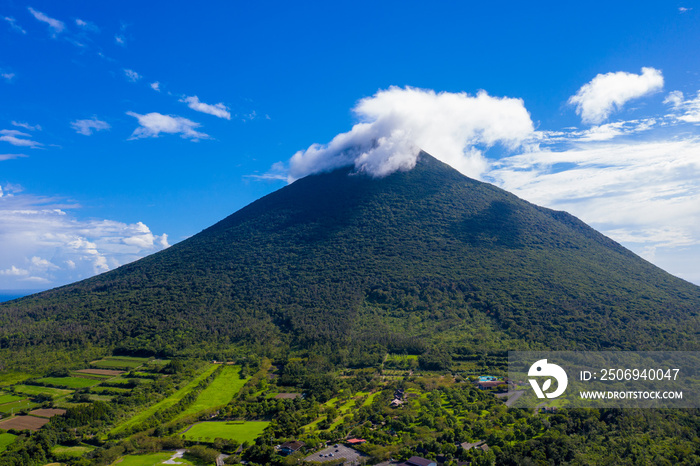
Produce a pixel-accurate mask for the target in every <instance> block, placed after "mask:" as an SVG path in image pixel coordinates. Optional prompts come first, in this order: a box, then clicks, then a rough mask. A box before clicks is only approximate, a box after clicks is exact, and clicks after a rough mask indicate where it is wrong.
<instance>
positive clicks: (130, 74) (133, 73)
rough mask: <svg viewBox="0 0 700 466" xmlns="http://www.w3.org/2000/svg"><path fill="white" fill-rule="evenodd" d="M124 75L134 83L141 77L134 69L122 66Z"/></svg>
mask: <svg viewBox="0 0 700 466" xmlns="http://www.w3.org/2000/svg"><path fill="white" fill-rule="evenodd" d="M124 75H125V76H126V79H128V80H129V81H131V82H132V83H135V82H136V81H138V80H139V79H141V75H140V74H138V73H137V72H136V71H134V70H129V69H126V68H124Z"/></svg>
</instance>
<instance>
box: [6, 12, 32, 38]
mask: <svg viewBox="0 0 700 466" xmlns="http://www.w3.org/2000/svg"><path fill="white" fill-rule="evenodd" d="M3 19H4V20H5V21H7V22H8V23H9V25H10V28H11V29H12V30H13V31H15V32H19V33H20V34H26V33H27V31H25V30H24V29H23V28H22V27H21V26H20V25H19V24H17V21H16V20H15V18H13V17H11V16H5V17H4V18H3Z"/></svg>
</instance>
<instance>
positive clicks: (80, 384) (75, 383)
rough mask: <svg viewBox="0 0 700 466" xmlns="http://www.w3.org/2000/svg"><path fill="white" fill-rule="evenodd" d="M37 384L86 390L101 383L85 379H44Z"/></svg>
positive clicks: (38, 380)
mask: <svg viewBox="0 0 700 466" xmlns="http://www.w3.org/2000/svg"><path fill="white" fill-rule="evenodd" d="M37 382H39V383H44V384H46V385H52V386H55V387H60V388H64V387H65V388H86V387H92V386H93V385H97V384H98V383H100V381H99V380H93V379H86V378H83V377H44V378H43V379H37Z"/></svg>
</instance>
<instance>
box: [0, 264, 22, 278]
mask: <svg viewBox="0 0 700 466" xmlns="http://www.w3.org/2000/svg"><path fill="white" fill-rule="evenodd" d="M0 275H10V276H15V277H18V276H23V275H29V270H24V269H18V268H17V267H16V266H14V265H13V266H11V267H10V268H9V269H5V270H0Z"/></svg>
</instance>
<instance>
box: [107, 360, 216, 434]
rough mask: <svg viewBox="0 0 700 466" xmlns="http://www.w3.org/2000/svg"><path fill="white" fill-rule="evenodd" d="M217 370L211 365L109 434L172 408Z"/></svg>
mask: <svg viewBox="0 0 700 466" xmlns="http://www.w3.org/2000/svg"><path fill="white" fill-rule="evenodd" d="M217 368H218V366H217V365H215V364H211V365H210V366H209V367H208V368H207V369H206V370H205V371H204V372H202V373H201V374H200V375H199V376H197V377H196V378H194V379H192V381H191V382H190V383H188V384H187V385H185V386H184V387H183V388H181V389H180V390H178V391H176V392H175V393H174V394H172V395H170V396H169V397H168V398H166V399H164V400H161V401H159V402H158V403H156V404H154V405H153V406H151V407H149V408H148V409H146V410H144V411H141V412H140V413H139V414H137V415H136V416H134V417H132V418H131V419H129V420H128V421H126V422H124V423H122V424H120V425H118V426H116V427H115V428H114V429H112V430H111V431H110V434H117V433H119V432H121V431H123V430H125V429H128V428H129V427H131V426H135V425H137V424H139V423H141V422H143V421H145V420H146V419H148V418H149V417H151V416H152V415H153V414H155V413H156V412H157V411H159V410H161V409H165V408H169V407H171V406H173V405H174V404H175V403H177V402H178V401H180V400H181V399H182V398H184V396H185V395H186V394H187V393H188V392H189V391H190V390H192V389H193V388H194V387H196V386H197V385H199V382H201V381H202V380H204V379H206V378H207V377H209V376H210V375H211V373H212V372H214V371H215V370H216V369H217Z"/></svg>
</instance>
